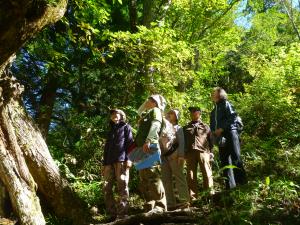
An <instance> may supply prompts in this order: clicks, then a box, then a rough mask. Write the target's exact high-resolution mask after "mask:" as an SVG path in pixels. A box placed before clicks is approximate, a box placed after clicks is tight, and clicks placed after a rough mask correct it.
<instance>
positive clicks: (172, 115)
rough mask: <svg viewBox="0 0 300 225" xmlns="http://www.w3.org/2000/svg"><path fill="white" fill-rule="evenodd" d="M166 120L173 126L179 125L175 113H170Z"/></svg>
mask: <svg viewBox="0 0 300 225" xmlns="http://www.w3.org/2000/svg"><path fill="white" fill-rule="evenodd" d="M166 118H167V120H169V122H170V123H172V124H176V123H177V118H176V115H175V113H174V112H173V111H171V112H169V113H168V114H167V116H166Z"/></svg>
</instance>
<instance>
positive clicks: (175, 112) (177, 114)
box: [168, 109, 180, 121]
mask: <svg viewBox="0 0 300 225" xmlns="http://www.w3.org/2000/svg"><path fill="white" fill-rule="evenodd" d="M170 112H173V113H174V114H175V116H176V119H177V121H178V120H179V119H180V112H179V110H177V109H171V110H170V111H169V112H168V113H170Z"/></svg>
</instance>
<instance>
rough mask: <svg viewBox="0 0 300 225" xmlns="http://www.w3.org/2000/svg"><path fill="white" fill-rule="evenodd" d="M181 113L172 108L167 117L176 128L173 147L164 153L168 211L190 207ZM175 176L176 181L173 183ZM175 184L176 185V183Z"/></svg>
mask: <svg viewBox="0 0 300 225" xmlns="http://www.w3.org/2000/svg"><path fill="white" fill-rule="evenodd" d="M179 117H180V114H179V111H178V110H175V109H173V110H170V111H169V112H168V113H167V115H166V119H167V120H168V121H169V122H170V123H171V126H173V129H174V137H175V138H174V140H173V141H172V147H171V148H170V149H169V150H168V151H167V152H165V153H163V154H162V165H161V172H162V181H163V184H164V188H165V192H166V198H167V209H168V211H172V210H176V209H180V208H181V209H183V208H187V207H189V201H190V199H189V191H188V186H187V182H186V178H185V175H184V173H183V169H184V162H185V159H184V132H183V129H182V128H181V127H180V126H179V125H178V120H179ZM173 177H174V178H175V180H174V181H175V182H174V183H173ZM174 184H175V185H174Z"/></svg>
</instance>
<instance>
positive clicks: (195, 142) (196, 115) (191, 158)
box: [183, 107, 214, 200]
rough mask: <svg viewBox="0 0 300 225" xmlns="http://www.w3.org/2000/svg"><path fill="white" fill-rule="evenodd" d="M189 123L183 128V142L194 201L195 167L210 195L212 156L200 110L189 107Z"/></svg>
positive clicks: (195, 194) (207, 132) (196, 181)
mask: <svg viewBox="0 0 300 225" xmlns="http://www.w3.org/2000/svg"><path fill="white" fill-rule="evenodd" d="M189 111H190V115H191V120H192V121H191V122H189V123H188V124H187V125H186V126H184V127H183V130H184V139H185V140H184V142H185V152H186V154H185V157H186V165H187V183H188V187H189V192H190V199H191V200H196V199H197V196H198V179H197V167H198V164H199V166H200V170H201V173H202V177H203V188H204V190H205V191H208V192H209V193H210V194H214V190H213V174H212V168H211V163H210V159H211V156H212V147H213V145H212V143H211V132H210V128H209V126H208V125H206V124H205V123H203V122H202V120H201V109H200V108H199V107H189Z"/></svg>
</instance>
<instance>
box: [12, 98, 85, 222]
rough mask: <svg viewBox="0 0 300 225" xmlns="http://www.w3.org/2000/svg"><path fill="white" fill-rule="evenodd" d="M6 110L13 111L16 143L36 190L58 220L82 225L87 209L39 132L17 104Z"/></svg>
mask: <svg viewBox="0 0 300 225" xmlns="http://www.w3.org/2000/svg"><path fill="white" fill-rule="evenodd" d="M9 107H10V108H11V110H13V114H12V117H11V121H12V124H13V126H14V128H15V132H16V136H17V139H18V143H19V144H20V146H21V149H22V151H23V153H24V157H25V159H26V163H27V166H28V168H29V171H30V173H31V175H32V176H33V179H34V180H35V181H36V183H37V184H38V190H39V191H40V192H41V194H42V195H43V197H44V198H45V199H46V201H47V202H48V203H49V204H50V205H51V206H52V208H53V210H54V211H55V213H56V214H57V215H58V216H60V217H67V218H71V219H73V221H75V222H76V223H77V224H83V223H84V221H85V219H86V216H88V212H87V210H86V208H87V207H86V206H85V205H84V204H83V203H82V202H81V200H80V199H79V198H78V196H76V195H75V194H74V192H73V190H72V189H71V187H70V185H69V184H68V182H67V181H66V180H65V179H64V178H62V176H61V175H60V173H59V169H58V167H57V165H56V164H55V162H54V160H53V159H52V157H51V155H50V153H49V150H48V147H47V144H46V142H45V140H44V139H43V136H42V134H41V132H40V131H39V129H38V128H37V127H36V126H35V125H34V123H33V120H32V119H31V118H30V117H29V116H28V115H27V114H26V113H25V111H24V109H23V107H21V106H20V104H19V103H18V102H17V101H15V102H14V103H13V104H10V106H9ZM85 215H86V216H85Z"/></svg>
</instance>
